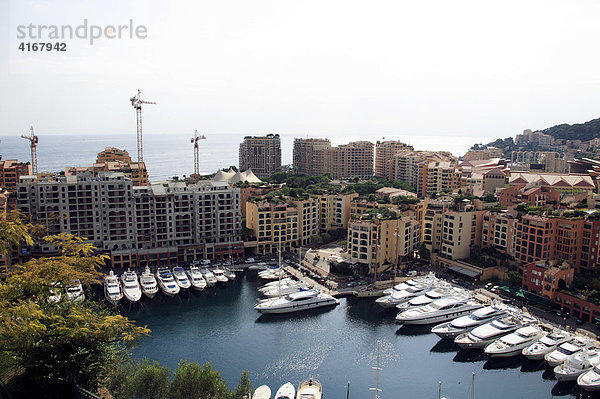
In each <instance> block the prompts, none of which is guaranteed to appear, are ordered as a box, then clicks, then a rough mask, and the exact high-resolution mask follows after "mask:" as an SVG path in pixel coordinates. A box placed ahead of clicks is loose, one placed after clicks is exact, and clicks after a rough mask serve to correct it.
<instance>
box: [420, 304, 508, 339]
mask: <svg viewBox="0 0 600 399" xmlns="http://www.w3.org/2000/svg"><path fill="white" fill-rule="evenodd" d="M505 314H506V306H503V305H500V304H498V305H496V304H495V305H492V306H486V307H484V308H481V309H477V310H476V311H474V312H473V313H471V314H470V315H468V316H462V317H459V318H457V319H454V320H452V321H447V322H445V323H442V324H438V325H437V326H434V327H433V328H432V329H431V332H432V333H434V334H436V335H437V336H438V337H440V338H443V339H454V338H456V337H457V336H459V335H460V334H463V333H466V332H469V331H471V330H472V329H474V328H476V327H478V326H480V325H482V324H485V323H489V322H490V321H492V320H496V319H498V318H500V317H502V316H504V315H505Z"/></svg>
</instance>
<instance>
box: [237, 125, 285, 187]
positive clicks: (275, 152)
mask: <svg viewBox="0 0 600 399" xmlns="http://www.w3.org/2000/svg"><path fill="white" fill-rule="evenodd" d="M248 169H251V170H252V172H254V174H255V175H256V176H258V177H259V178H264V177H270V176H271V175H272V174H273V173H275V172H279V171H281V140H280V138H279V135H278V134H267V135H266V136H256V137H251V136H247V137H245V138H244V141H243V142H242V143H241V144H240V170H241V171H245V170H248Z"/></svg>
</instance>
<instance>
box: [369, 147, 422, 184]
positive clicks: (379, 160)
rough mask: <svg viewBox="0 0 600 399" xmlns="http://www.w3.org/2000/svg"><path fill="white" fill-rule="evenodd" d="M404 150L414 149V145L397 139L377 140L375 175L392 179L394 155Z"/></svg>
mask: <svg viewBox="0 0 600 399" xmlns="http://www.w3.org/2000/svg"><path fill="white" fill-rule="evenodd" d="M403 150H410V151H412V150H414V148H413V147H412V146H409V145H406V144H405V143H403V142H401V141H397V140H387V141H377V143H376V144H375V177H380V178H382V179H388V180H392V177H393V176H392V161H393V159H394V155H396V154H397V153H398V152H400V151H403Z"/></svg>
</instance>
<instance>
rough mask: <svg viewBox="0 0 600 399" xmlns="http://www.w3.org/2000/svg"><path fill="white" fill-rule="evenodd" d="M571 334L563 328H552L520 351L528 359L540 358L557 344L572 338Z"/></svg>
mask: <svg viewBox="0 0 600 399" xmlns="http://www.w3.org/2000/svg"><path fill="white" fill-rule="evenodd" d="M572 339H573V338H571V334H569V333H568V332H566V331H564V330H554V331H552V332H551V333H550V334H548V335H546V336H545V337H542V338H541V339H540V340H539V341H537V342H535V343H533V344H532V345H529V346H528V347H527V348H525V349H523V351H522V353H523V355H524V356H526V357H527V359H529V360H542V359H544V355H545V354H546V353H550V352H552V351H553V350H554V349H556V347H557V346H559V345H561V344H563V343H565V342H568V341H570V340H572Z"/></svg>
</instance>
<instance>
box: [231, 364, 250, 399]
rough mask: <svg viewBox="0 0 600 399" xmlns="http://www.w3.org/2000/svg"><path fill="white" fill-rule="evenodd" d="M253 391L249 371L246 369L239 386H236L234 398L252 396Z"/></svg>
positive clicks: (239, 398)
mask: <svg viewBox="0 0 600 399" xmlns="http://www.w3.org/2000/svg"><path fill="white" fill-rule="evenodd" d="M252 392H253V389H252V383H251V382H250V377H249V375H248V371H247V370H244V371H242V375H241V376H240V380H239V382H238V385H237V388H235V391H233V394H232V399H244V396H246V397H248V398H250V397H251V396H252Z"/></svg>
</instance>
